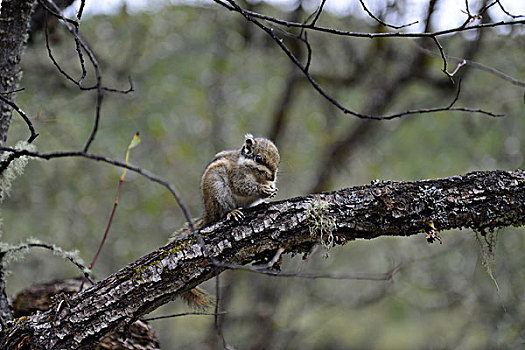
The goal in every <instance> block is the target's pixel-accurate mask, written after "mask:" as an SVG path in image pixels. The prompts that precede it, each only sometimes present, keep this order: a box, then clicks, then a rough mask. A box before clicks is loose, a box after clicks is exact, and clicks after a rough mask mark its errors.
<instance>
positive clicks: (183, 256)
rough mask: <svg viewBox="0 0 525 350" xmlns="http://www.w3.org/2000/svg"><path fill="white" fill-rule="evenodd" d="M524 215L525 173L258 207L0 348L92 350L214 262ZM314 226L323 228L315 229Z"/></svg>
mask: <svg viewBox="0 0 525 350" xmlns="http://www.w3.org/2000/svg"><path fill="white" fill-rule="evenodd" d="M524 211H525V171H523V170H516V171H486V172H474V173H469V174H466V175H463V176H454V177H450V178H445V179H438V180H423V181H414V182H379V181H373V182H372V184H371V185H367V186H360V187H354V188H349V189H343V190H340V191H336V192H330V193H323V194H318V195H310V196H306V197H297V198H292V199H288V200H284V201H279V202H273V203H270V204H265V205H261V206H258V207H255V208H250V209H246V210H244V212H245V214H246V218H245V220H244V221H243V222H241V223H232V222H229V221H226V220H222V221H219V222H217V223H215V224H213V225H211V226H209V227H206V228H204V229H203V230H202V231H201V234H202V237H203V239H204V242H205V247H204V248H205V249H204V250H205V251H208V252H209V254H210V255H209V256H203V253H202V251H203V249H202V247H201V246H200V245H199V244H198V243H197V242H196V240H195V238H193V237H187V238H183V239H179V240H177V241H174V242H172V243H170V244H168V245H167V246H165V247H162V248H160V249H159V250H157V251H154V252H152V253H150V254H148V255H146V256H144V257H142V258H140V259H138V260H137V261H135V262H133V263H131V264H129V265H128V266H126V267H124V268H123V269H122V270H120V271H118V272H117V273H115V274H113V275H111V276H109V277H108V278H106V279H105V280H103V281H101V282H99V283H97V284H96V285H95V286H93V287H91V288H90V289H87V290H85V291H83V292H81V293H79V294H77V295H75V296H74V297H72V298H70V299H69V301H68V306H67V307H63V308H62V309H60V310H59V312H58V314H57V315H55V311H56V310H57V308H56V307H54V308H52V309H51V310H50V311H47V312H43V313H37V314H35V315H32V316H30V317H28V318H26V319H17V320H14V321H13V322H12V324H11V327H10V328H7V329H6V330H5V332H3V333H1V334H2V335H3V338H2V339H1V341H0V348H6V349H7V348H16V346H17V344H19V343H20V342H22V341H24V342H26V343H27V342H29V344H31V346H32V347H33V348H43V347H45V346H47V344H48V343H49V344H50V345H51V347H53V348H57V349H64V348H67V349H76V348H81V347H86V346H89V345H90V344H93V343H94V342H96V341H97V340H99V339H100V338H101V337H102V336H103V335H104V334H106V333H108V332H110V331H112V330H114V329H116V328H118V327H121V326H124V325H129V324H131V323H133V322H134V321H135V320H137V319H138V318H139V317H141V316H143V315H145V314H147V313H148V312H150V311H152V310H154V309H155V308H157V307H159V306H160V305H163V304H165V303H167V302H169V301H171V300H173V299H174V298H175V297H177V296H178V295H179V294H180V293H181V292H184V291H186V290H188V289H191V288H193V287H195V286H196V285H198V284H200V283H202V282H204V281H205V280H207V279H210V278H212V277H213V276H214V271H215V270H216V269H217V267H216V266H214V265H213V262H212V261H213V260H216V261H220V262H221V266H223V267H221V268H220V269H221V270H223V269H224V268H225V267H224V266H225V265H224V264H241V265H242V264H248V263H251V262H261V261H269V260H271V259H272V257H274V256H275V252H276V251H277V250H279V249H284V250H285V252H299V253H300V252H307V251H309V250H310V248H311V247H312V246H313V245H315V244H317V243H319V242H320V241H321V239H322V240H323V241H325V242H326V241H327V240H330V239H333V242H334V243H335V244H340V243H344V242H346V241H348V240H353V239H357V238H364V239H371V238H375V237H379V236H385V235H389V236H409V235H414V234H418V233H421V232H423V233H427V234H435V233H436V232H437V231H441V230H448V229H455V228H471V229H474V230H478V231H480V232H482V233H484V232H485V231H486V230H492V229H495V228H499V227H504V226H521V225H524V224H525V215H524ZM321 218H322V219H323V220H320V219H321ZM320 221H323V222H324V224H322V225H319V224H318V223H319V222H320ZM320 232H323V233H324V234H323V235H322V237H321V236H320ZM445 243H446V240H445ZM54 317H56V322H55V323H54V325H52V324H51V321H52V320H53V318H54ZM51 329H53V332H51ZM28 339H29V340H28Z"/></svg>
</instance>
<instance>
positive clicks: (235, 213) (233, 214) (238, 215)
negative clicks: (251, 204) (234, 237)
mask: <svg viewBox="0 0 525 350" xmlns="http://www.w3.org/2000/svg"><path fill="white" fill-rule="evenodd" d="M226 219H228V220H231V219H233V220H235V221H237V222H239V221H242V220H243V219H244V213H243V212H242V211H240V210H239V209H233V210H232V211H230V212H229V213H228V214H227V215H226Z"/></svg>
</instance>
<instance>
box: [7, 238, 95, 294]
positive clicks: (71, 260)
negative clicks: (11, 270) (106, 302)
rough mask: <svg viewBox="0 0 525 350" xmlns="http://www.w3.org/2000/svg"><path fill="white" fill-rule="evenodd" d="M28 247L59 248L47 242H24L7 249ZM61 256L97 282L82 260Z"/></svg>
mask: <svg viewBox="0 0 525 350" xmlns="http://www.w3.org/2000/svg"><path fill="white" fill-rule="evenodd" d="M27 248H43V249H47V250H50V251H52V252H56V251H57V248H56V247H55V246H53V245H51V244H46V243H23V244H21V245H19V246H16V247H13V248H9V249H7V251H19V250H23V249H27ZM60 256H61V257H63V258H64V259H67V260H69V261H70V262H71V263H72V264H73V265H75V266H76V267H77V268H78V269H79V270H80V272H81V273H82V275H83V276H84V277H85V278H86V279H87V280H88V281H89V282H91V283H92V284H95V282H94V281H93V279H92V278H91V276H90V274H89V272H88V271H89V270H88V269H87V268H86V267H85V266H84V264H82V263H81V262H80V261H77V260H76V259H73V258H72V257H71V256H64V255H60Z"/></svg>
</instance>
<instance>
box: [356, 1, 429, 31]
mask: <svg viewBox="0 0 525 350" xmlns="http://www.w3.org/2000/svg"><path fill="white" fill-rule="evenodd" d="M359 2H360V3H361V7H362V8H363V10H364V11H365V12H366V13H367V14H368V15H369V16H370V17H372V19H374V20H375V21H377V22H378V23H380V24H381V25H383V26H385V27H390V28H394V29H401V28H405V27H410V26H412V25H414V24H418V23H419V21H414V22H412V23H407V24H403V25H400V26H396V25H393V24H388V23H386V22H384V21H383V20H381V19H380V18H378V17H376V16H374V14H373V13H372V11H370V10H369V9H368V8H367V7H366V5H365V2H364V1H363V0H359Z"/></svg>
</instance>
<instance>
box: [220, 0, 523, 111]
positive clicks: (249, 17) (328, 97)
mask: <svg viewBox="0 0 525 350" xmlns="http://www.w3.org/2000/svg"><path fill="white" fill-rule="evenodd" d="M214 1H215V2H217V3H219V4H222V1H221V0H214ZM226 1H228V2H229V4H230V6H231V7H233V8H234V10H235V11H236V12H239V13H240V14H241V15H242V16H244V18H246V20H248V21H250V22H252V23H254V24H255V25H256V26H258V27H259V28H261V29H262V30H263V31H264V32H266V34H268V35H269V36H270V37H271V38H272V39H273V40H274V41H275V42H276V44H277V45H278V46H279V47H280V48H281V49H282V50H283V51H284V53H285V54H286V55H287V56H288V57H289V58H290V59H291V60H292V62H293V63H294V64H295V65H296V66H297V67H298V68H299V69H300V70H301V71H302V72H303V74H304V75H305V77H306V78H307V79H308V81H309V82H310V84H311V85H312V86H313V88H314V89H315V90H316V91H317V92H318V93H319V94H320V95H321V96H323V97H324V98H325V99H326V100H328V101H329V102H330V103H331V104H333V105H334V106H335V107H337V108H338V109H339V110H341V111H342V112H343V113H345V114H350V115H353V116H355V117H358V118H361V119H373V120H391V119H396V118H400V117H404V116H408V115H414V114H429V113H436V112H443V111H454V112H468V113H480V114H485V115H488V116H491V117H500V116H501V115H500V114H496V113H493V112H489V111H485V110H483V109H472V108H467V107H456V108H450V107H436V108H423V109H414V110H407V111H404V112H399V113H393V114H388V115H382V116H376V115H370V114H365V113H359V112H356V111H353V110H351V109H348V108H346V107H344V106H343V105H342V104H341V103H339V102H338V101H337V100H336V99H335V98H333V97H332V96H331V95H329V94H328V93H327V92H326V91H325V90H324V89H323V88H322V87H321V86H320V85H319V84H318V83H317V82H316V81H315V79H314V78H313V77H312V75H311V74H310V73H309V72H308V70H307V69H306V67H305V66H304V65H303V64H302V63H301V62H299V60H298V59H297V57H295V55H294V54H293V53H292V52H291V51H290V49H289V48H288V47H287V46H286V45H285V44H284V43H283V41H282V40H281V39H280V38H279V37H277V36H276V35H275V33H274V31H273V30H272V28H269V27H267V26H265V25H264V24H262V23H261V22H260V21H258V20H257V19H256V18H255V17H254V16H252V15H251V14H250V13H249V11H245V10H244V9H242V8H241V7H239V5H237V3H236V2H235V1H234V0H226ZM524 22H525V21H524ZM306 28H308V27H306Z"/></svg>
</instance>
